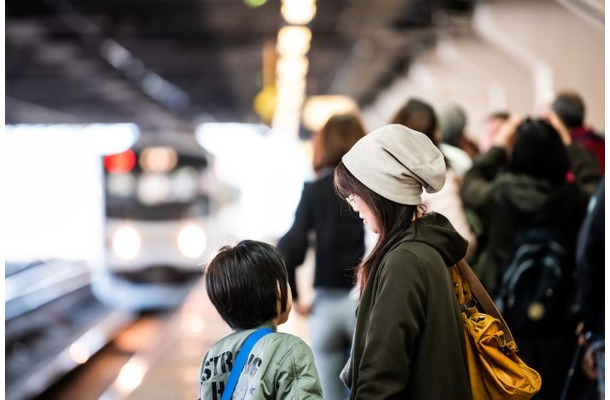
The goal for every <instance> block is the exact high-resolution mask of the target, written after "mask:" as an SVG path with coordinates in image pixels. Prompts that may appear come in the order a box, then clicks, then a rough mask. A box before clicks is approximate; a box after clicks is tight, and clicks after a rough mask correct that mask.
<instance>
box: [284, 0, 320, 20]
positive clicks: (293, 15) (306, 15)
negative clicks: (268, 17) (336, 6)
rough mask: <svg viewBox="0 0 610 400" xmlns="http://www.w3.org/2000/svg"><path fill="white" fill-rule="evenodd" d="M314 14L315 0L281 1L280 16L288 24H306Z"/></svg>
mask: <svg viewBox="0 0 610 400" xmlns="http://www.w3.org/2000/svg"><path fill="white" fill-rule="evenodd" d="M315 15H316V2H315V0H284V1H283V2H282V16H283V17H284V19H285V20H286V22H288V23H289V24H294V25H305V24H308V23H309V22H310V21H311V20H312V19H313V17H315Z"/></svg>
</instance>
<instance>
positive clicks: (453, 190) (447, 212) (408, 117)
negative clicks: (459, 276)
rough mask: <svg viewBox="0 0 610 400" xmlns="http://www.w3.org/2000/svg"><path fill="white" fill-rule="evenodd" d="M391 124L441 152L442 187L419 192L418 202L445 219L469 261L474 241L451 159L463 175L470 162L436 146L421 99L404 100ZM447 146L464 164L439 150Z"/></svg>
mask: <svg viewBox="0 0 610 400" xmlns="http://www.w3.org/2000/svg"><path fill="white" fill-rule="evenodd" d="M391 123H392V124H401V125H404V126H406V127H407V128H411V129H414V130H416V131H418V132H421V133H423V134H424V135H426V136H427V137H428V138H429V139H430V140H431V141H432V143H433V144H434V145H435V146H436V147H438V148H440V150H441V153H443V156H444V157H445V163H446V165H447V168H446V179H445V184H444V185H443V188H442V189H440V190H439V191H438V192H436V193H427V192H425V193H422V203H423V204H424V205H425V206H426V209H427V210H428V211H434V212H438V213H440V214H443V215H444V216H445V217H447V219H449V221H451V224H452V225H453V226H454V227H455V229H456V230H457V231H458V232H459V233H460V235H462V236H463V237H464V238H465V239H466V240H467V241H468V250H467V252H466V260H468V261H470V260H471V259H472V257H473V256H474V254H475V252H476V248H477V240H476V236H475V234H474V232H473V231H472V229H471V227H470V224H469V222H468V219H467V217H466V213H465V210H464V206H463V204H462V199H461V197H460V187H461V182H462V177H461V176H460V175H459V173H457V172H456V168H454V160H456V161H457V163H458V164H462V168H463V171H462V173H465V172H466V171H467V169H469V168H470V166H471V165H472V160H471V159H470V157H469V156H468V155H467V154H466V153H465V152H464V151H462V150H461V149H458V148H455V147H453V146H445V147H443V146H442V144H440V145H439V143H438V137H439V133H438V118H437V116H436V113H435V111H434V108H433V107H432V106H431V105H430V104H428V103H426V102H425V101H423V100H420V99H415V98H413V99H410V100H408V101H407V102H406V103H405V104H404V105H403V106H402V107H401V108H400V109H399V110H398V111H397V112H396V114H395V115H394V117H393V118H392V120H391ZM449 147H451V148H453V149H455V152H453V153H452V154H456V153H457V154H460V155H461V156H463V157H465V158H466V160H465V161H467V162H468V164H467V165H466V164H463V162H461V161H459V160H457V159H452V158H451V157H449V156H448V155H447V154H446V153H445V151H443V149H446V150H447V149H448V148H449ZM449 152H450V153H451V150H449Z"/></svg>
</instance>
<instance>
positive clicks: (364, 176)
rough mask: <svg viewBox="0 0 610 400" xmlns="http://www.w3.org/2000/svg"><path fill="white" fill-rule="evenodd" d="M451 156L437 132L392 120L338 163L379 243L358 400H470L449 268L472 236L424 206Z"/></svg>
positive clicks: (370, 278)
mask: <svg viewBox="0 0 610 400" xmlns="http://www.w3.org/2000/svg"><path fill="white" fill-rule="evenodd" d="M444 182H445V161H444V157H443V155H442V153H441V152H440V150H439V149H438V148H437V147H436V146H435V145H434V144H433V143H432V142H431V141H430V139H429V138H428V137H427V136H426V135H424V134H422V133H420V132H417V131H415V130H413V129H410V128H407V127H405V126H404V125H399V124H392V125H387V126H384V127H382V128H380V129H377V130H375V131H373V132H371V133H369V134H368V135H366V136H365V137H364V138H362V139H360V140H359V141H358V142H357V143H356V144H355V145H354V147H352V149H351V150H350V151H349V152H348V153H347V154H345V155H344V156H343V158H342V162H341V163H340V164H339V165H338V166H337V168H336V169H335V188H336V190H337V192H338V193H339V195H340V196H342V197H344V198H346V200H347V202H348V203H349V204H350V205H351V206H352V208H353V209H354V211H356V212H357V213H358V214H359V215H360V217H361V218H362V219H363V220H364V224H365V226H366V227H367V228H368V229H370V230H371V231H373V232H375V233H377V234H378V239H377V243H376V244H375V247H374V248H373V250H372V251H371V253H370V254H369V255H368V257H367V258H366V259H365V260H364V261H363V262H362V264H361V265H360V266H359V267H358V270H357V275H358V282H359V285H360V289H361V294H360V304H359V307H358V311H357V316H356V330H355V333H354V341H353V346H352V351H351V356H350V360H349V361H348V363H347V365H346V367H345V368H344V370H343V372H342V375H341V378H342V379H343V381H344V383H345V384H346V385H347V386H348V387H349V388H350V398H351V399H375V400H379V399H419V400H422V399H434V400H436V399H443V400H451V399H456V400H457V399H459V400H464V399H470V398H471V394H470V387H469V384H468V377H467V367H466V361H465V358H464V354H465V353H464V342H463V341H464V334H463V328H462V326H461V318H460V315H459V309H458V304H457V300H456V298H455V292H454V289H453V287H452V284H451V277H450V270H449V267H450V266H452V265H454V264H455V263H456V262H458V261H459V260H460V259H462V258H463V257H464V255H465V254H466V248H467V245H468V244H467V242H466V240H465V239H464V238H463V237H462V236H460V234H459V233H457V231H456V230H455V229H454V228H453V226H452V225H451V224H450V223H449V221H448V220H447V218H445V217H444V216H442V215H441V214H437V213H426V212H425V209H424V207H422V206H421V194H422V192H423V190H426V192H428V193H434V192H437V191H439V190H440V189H441V188H442V187H443V184H444Z"/></svg>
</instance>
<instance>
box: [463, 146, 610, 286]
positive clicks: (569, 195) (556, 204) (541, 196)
mask: <svg viewBox="0 0 610 400" xmlns="http://www.w3.org/2000/svg"><path fill="white" fill-rule="evenodd" d="M567 150H568V155H569V157H570V161H571V164H572V173H573V175H574V179H573V181H572V182H567V181H566V183H565V184H563V185H560V186H553V185H551V184H550V183H549V182H547V181H545V180H542V179H536V178H533V177H530V176H528V175H517V174H513V173H510V172H507V171H506V167H507V165H508V156H507V153H506V150H505V149H504V148H501V147H492V148H491V149H490V150H489V151H488V152H487V153H485V154H483V155H482V156H481V157H480V158H478V159H477V160H476V161H475V163H474V164H473V166H472V168H471V169H470V170H469V171H468V172H467V173H466V175H465V176H464V181H463V183H462V190H461V195H462V199H463V201H464V205H465V206H466V207H468V208H469V209H471V210H472V211H474V212H475V214H476V215H477V217H478V218H479V219H480V220H481V221H485V225H486V226H487V229H488V232H487V235H486V238H485V241H484V242H485V247H484V248H483V249H482V256H481V258H480V259H479V264H478V265H477V266H476V271H477V274H478V275H479V278H480V279H481V281H482V283H483V285H484V286H485V288H486V289H487V291H488V292H489V294H490V295H491V296H492V297H493V296H494V295H495V294H496V290H497V287H498V283H499V279H501V276H502V273H503V268H504V266H505V263H506V258H507V256H508V253H509V251H510V249H511V245H512V243H513V241H514V239H515V235H516V233H517V231H518V230H519V228H521V227H524V226H528V225H552V226H555V227H557V228H559V229H560V231H562V232H564V233H565V243H566V244H567V245H568V246H571V248H569V249H568V250H569V251H570V253H571V254H574V246H575V243H576V234H577V232H578V229H579V226H580V223H581V221H582V220H583V217H584V214H585V211H586V207H587V203H588V201H589V197H590V196H591V194H592V193H593V191H594V190H595V188H596V186H597V184H598V182H599V180H600V179H601V177H602V175H601V173H600V170H599V167H598V166H597V163H596V161H595V159H594V157H593V156H592V155H591V154H590V153H588V152H587V151H586V150H585V149H584V148H583V147H581V146H580V145H578V144H576V143H573V144H571V145H570V146H568V147H567ZM540 162H553V160H552V159H548V160H540Z"/></svg>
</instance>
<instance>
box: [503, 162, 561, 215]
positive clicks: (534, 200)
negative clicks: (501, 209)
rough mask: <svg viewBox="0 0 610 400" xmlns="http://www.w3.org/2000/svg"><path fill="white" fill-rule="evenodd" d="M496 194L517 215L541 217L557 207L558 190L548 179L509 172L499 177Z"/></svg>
mask: <svg viewBox="0 0 610 400" xmlns="http://www.w3.org/2000/svg"><path fill="white" fill-rule="evenodd" d="M495 195H496V196H497V197H498V200H499V201H500V202H501V203H503V204H506V205H508V206H509V208H511V209H513V210H514V211H515V212H516V213H517V216H521V217H526V218H534V217H535V218H536V219H539V218H543V217H544V216H548V215H549V213H551V212H552V210H553V209H554V208H555V207H553V204H554V203H555V199H556V197H557V190H556V188H554V187H553V186H552V185H551V183H550V182H548V181H545V180H541V179H536V178H532V177H530V176H527V175H515V174H509V173H507V174H504V175H501V176H499V177H498V182H497V186H496V193H495Z"/></svg>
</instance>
